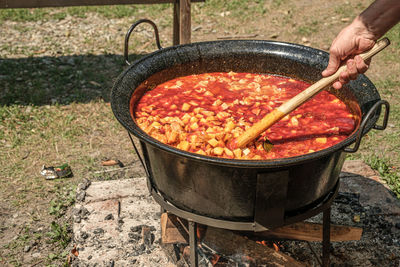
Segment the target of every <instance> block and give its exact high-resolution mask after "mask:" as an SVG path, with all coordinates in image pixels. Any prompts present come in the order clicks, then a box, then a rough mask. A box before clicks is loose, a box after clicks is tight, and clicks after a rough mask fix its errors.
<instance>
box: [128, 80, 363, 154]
mask: <svg viewBox="0 0 400 267" xmlns="http://www.w3.org/2000/svg"><path fill="white" fill-rule="evenodd" d="M308 86H310V84H309V83H306V82H304V81H299V80H293V79H290V78H287V77H282V76H274V75H268V74H251V73H235V72H229V73H222V72H218V73H204V74H198V75H190V76H186V77H179V78H176V79H173V80H170V81H167V82H165V83H163V84H160V85H158V86H157V87H155V88H154V89H153V90H151V91H148V92H147V93H146V94H144V95H143V97H142V98H141V99H140V100H139V102H138V103H137V105H136V107H135V109H134V116H135V120H136V122H137V124H138V125H139V127H140V128H141V129H143V130H144V131H145V132H146V133H147V134H149V135H150V136H152V137H153V138H155V139H157V140H159V141H160V142H162V143H165V144H168V145H171V146H174V147H176V148H178V149H181V150H185V151H189V152H193V153H198V154H202V155H207V156H216V157H223V158H235V159H276V158H287V157H294V156H299V155H303V154H307V153H312V152H315V151H318V150H322V149H325V148H327V147H330V146H332V145H335V144H337V143H339V142H341V141H342V140H344V139H345V138H346V137H347V136H348V135H349V134H351V133H352V132H353V130H354V127H355V118H354V116H353V115H352V114H351V113H350V111H349V109H348V108H347V106H346V105H345V104H344V103H343V102H342V101H341V100H339V99H338V98H337V97H336V96H334V95H333V94H331V93H329V92H327V91H322V92H321V93H319V94H317V95H316V96H315V97H313V98H312V99H311V100H309V101H308V102H306V103H304V104H303V105H301V106H300V107H299V108H297V109H296V110H294V111H293V112H291V113H290V114H289V115H287V116H286V117H284V118H283V119H282V120H281V121H279V122H278V123H276V124H275V125H273V126H272V127H271V128H269V129H268V130H266V131H265V132H264V133H263V134H262V135H261V136H260V137H259V138H258V139H257V140H255V141H253V142H251V143H249V144H248V145H247V146H246V147H245V148H243V149H240V148H238V149H234V150H231V149H229V148H228V143H229V141H231V140H232V139H233V138H237V137H238V136H240V135H241V134H242V133H243V132H244V131H245V130H246V129H248V128H249V127H251V126H252V125H253V124H254V123H255V122H257V121H259V120H260V119H261V118H263V117H264V116H265V115H266V114H267V113H269V112H271V111H272V110H273V109H275V108H277V107H279V106H280V105H281V104H282V103H283V102H285V101H287V100H289V99H290V98H292V97H294V96H295V95H297V94H298V93H300V92H301V91H303V90H304V89H306V88H307V87H308ZM266 138H267V139H268V140H269V141H271V142H272V143H273V145H274V146H273V148H272V150H270V151H268V152H267V151H266V150H264V148H263V142H264V140H265V139H266Z"/></svg>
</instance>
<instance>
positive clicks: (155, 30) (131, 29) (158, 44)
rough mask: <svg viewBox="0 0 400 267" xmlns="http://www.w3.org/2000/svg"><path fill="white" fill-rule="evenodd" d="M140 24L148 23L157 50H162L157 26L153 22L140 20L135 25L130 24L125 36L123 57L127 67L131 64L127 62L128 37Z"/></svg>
mask: <svg viewBox="0 0 400 267" xmlns="http://www.w3.org/2000/svg"><path fill="white" fill-rule="evenodd" d="M142 23H148V24H150V25H151V26H153V28H154V34H155V36H156V44H157V47H158V49H162V47H161V44H160V35H159V34H158V29H157V25H156V24H155V23H154V22H153V21H151V20H149V19H140V20H138V21H136V22H135V23H133V24H132V26H131V27H130V28H129V30H128V32H127V33H126V35H125V48H124V57H125V62H126V64H128V65H131V63H130V62H129V59H128V47H129V37H130V36H131V33H132V31H133V30H134V29H135V28H136V26H138V25H139V24H142Z"/></svg>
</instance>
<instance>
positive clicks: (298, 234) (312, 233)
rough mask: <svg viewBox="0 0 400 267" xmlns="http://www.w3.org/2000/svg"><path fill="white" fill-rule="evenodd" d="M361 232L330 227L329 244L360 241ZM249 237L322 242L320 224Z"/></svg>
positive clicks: (357, 229) (304, 224) (358, 229)
mask: <svg viewBox="0 0 400 267" xmlns="http://www.w3.org/2000/svg"><path fill="white" fill-rule="evenodd" d="M362 231H363V230H362V228H358V227H350V226H342V225H331V230H330V232H331V234H330V239H331V242H339V241H355V240H360V239H361V235H362ZM251 235H253V236H256V237H265V238H270V239H290V240H303V241H322V224H319V223H310V222H299V223H294V224H290V225H286V226H283V227H279V228H276V229H274V230H271V231H264V232H257V233H253V232H251Z"/></svg>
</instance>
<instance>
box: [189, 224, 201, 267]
mask: <svg viewBox="0 0 400 267" xmlns="http://www.w3.org/2000/svg"><path fill="white" fill-rule="evenodd" d="M189 246H190V266H191V267H198V266H199V265H198V255H197V223H196V222H194V221H189Z"/></svg>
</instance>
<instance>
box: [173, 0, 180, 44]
mask: <svg viewBox="0 0 400 267" xmlns="http://www.w3.org/2000/svg"><path fill="white" fill-rule="evenodd" d="M179 12H180V0H175V3H174V10H173V13H174V14H173V29H172V44H173V45H178V44H179V32H180V30H179V29H180V27H179V21H180V16H179Z"/></svg>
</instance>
